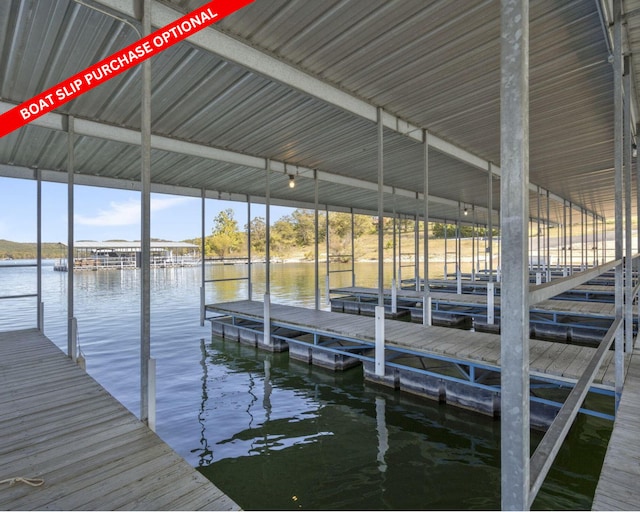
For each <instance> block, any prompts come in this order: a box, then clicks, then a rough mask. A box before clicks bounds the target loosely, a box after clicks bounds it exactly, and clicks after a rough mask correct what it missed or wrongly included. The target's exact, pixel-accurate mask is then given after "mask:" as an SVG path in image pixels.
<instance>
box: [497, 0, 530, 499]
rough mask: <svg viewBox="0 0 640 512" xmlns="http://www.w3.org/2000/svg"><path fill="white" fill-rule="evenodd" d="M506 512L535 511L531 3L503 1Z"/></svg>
mask: <svg viewBox="0 0 640 512" xmlns="http://www.w3.org/2000/svg"><path fill="white" fill-rule="evenodd" d="M501 6H502V13H501V19H502V31H501V46H502V55H501V77H502V78H501V88H500V97H501V109H500V110H501V112H500V134H501V137H500V138H501V147H500V154H501V163H502V180H501V205H500V206H501V208H500V221H501V222H500V227H501V239H502V263H503V264H502V288H501V293H502V303H503V304H505V303H506V304H509V314H508V315H502V317H501V338H500V339H501V364H502V372H501V389H502V392H501V393H502V404H501V438H502V439H501V447H502V449H501V461H502V464H501V473H502V509H503V510H526V509H528V507H529V450H530V443H529V428H530V427H529V279H528V276H529V272H528V265H527V253H528V247H527V246H528V238H529V235H528V215H529V2H528V1H527V0H502V2H501Z"/></svg>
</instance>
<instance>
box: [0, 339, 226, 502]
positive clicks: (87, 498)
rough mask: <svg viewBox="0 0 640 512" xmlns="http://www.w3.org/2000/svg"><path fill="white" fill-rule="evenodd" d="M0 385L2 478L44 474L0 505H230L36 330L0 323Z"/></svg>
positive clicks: (1, 492)
mask: <svg viewBox="0 0 640 512" xmlns="http://www.w3.org/2000/svg"><path fill="white" fill-rule="evenodd" d="M0 389H2V390H3V393H2V395H1V398H0V480H4V479H6V478H14V477H17V476H26V477H33V478H43V479H44V480H45V484H44V485H43V486H41V487H29V486H26V485H24V484H16V485H14V486H8V485H6V484H5V485H0V509H10V510H17V509H19V510H39V509H63V510H74V509H79V508H80V509H88V510H91V509H94V510H114V509H116V508H123V509H127V510H139V509H147V510H161V509H171V508H174V507H173V504H175V505H176V506H178V505H179V508H182V509H188V510H201V509H209V510H223V509H229V510H237V509H238V506H237V505H236V504H235V503H234V502H233V501H232V500H231V499H229V498H228V497H227V496H225V495H224V494H223V493H222V492H221V491H220V490H219V489H217V488H216V487H215V486H214V485H213V484H211V482H209V481H208V480H207V479H206V478H205V477H204V476H203V475H201V474H200V473H199V472H197V471H196V470H195V469H194V468H192V467H191V466H189V464H187V462H186V461H185V460H184V459H182V458H181V457H180V456H179V455H178V454H177V453H175V452H174V451H173V450H172V449H171V448H169V447H168V446H167V445H166V444H165V443H164V442H163V441H162V440H161V439H160V438H159V437H158V436H157V435H156V434H154V433H153V432H152V431H151V430H149V429H148V428H147V427H146V426H145V425H144V424H143V423H141V422H140V421H139V420H138V419H137V418H135V416H133V415H132V414H131V413H130V412H129V411H128V410H127V409H126V408H125V407H124V406H123V405H121V404H120V403H118V402H117V401H116V400H115V399H114V398H113V397H112V396H111V395H109V394H108V393H107V392H106V391H105V390H104V389H103V388H102V387H101V386H100V385H99V384H98V383H97V382H95V380H93V379H92V378H91V377H90V376H89V375H87V374H86V373H85V372H84V371H83V370H81V369H80V368H79V367H78V366H77V365H75V364H74V363H73V362H72V361H70V360H69V359H68V358H67V357H66V356H65V355H64V354H63V353H62V352H61V351H60V350H59V349H58V348H57V347H56V346H55V345H53V343H51V342H50V341H49V340H48V339H47V338H46V337H45V336H43V335H42V334H41V333H39V332H38V331H37V330H34V329H31V330H23V331H11V332H0ZM176 484H179V489H178V488H175V487H172V485H173V486H176Z"/></svg>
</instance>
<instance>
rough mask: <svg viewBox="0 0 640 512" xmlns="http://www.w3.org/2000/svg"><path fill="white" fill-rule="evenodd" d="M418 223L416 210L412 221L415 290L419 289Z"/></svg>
mask: <svg viewBox="0 0 640 512" xmlns="http://www.w3.org/2000/svg"><path fill="white" fill-rule="evenodd" d="M419 229H420V228H419V225H418V213H417V212H416V215H415V220H414V223H413V254H414V257H413V275H414V276H415V280H416V285H415V290H416V291H417V292H419V291H420V231H419Z"/></svg>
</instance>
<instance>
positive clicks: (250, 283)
mask: <svg viewBox="0 0 640 512" xmlns="http://www.w3.org/2000/svg"><path fill="white" fill-rule="evenodd" d="M252 274H253V273H252V263H251V196H249V195H247V298H248V299H249V300H253V280H252V277H253V275H252Z"/></svg>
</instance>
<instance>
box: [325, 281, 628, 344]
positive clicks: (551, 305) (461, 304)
mask: <svg viewBox="0 0 640 512" xmlns="http://www.w3.org/2000/svg"><path fill="white" fill-rule="evenodd" d="M601 288H604V287H600V286H598V287H597V290H598V293H599V294H600V293H605V291H604V290H601ZM576 290H579V289H576ZM588 292H593V293H595V290H594V289H592V288H591V287H588V288H586V289H583V290H582V291H581V292H576V293H581V294H583V295H582V296H583V297H586V296H587V295H586V294H587V293H588ZM330 294H331V310H332V311H336V312H344V313H351V314H360V315H369V316H372V315H373V313H374V309H375V306H376V305H377V300H378V291H377V290H376V289H374V288H366V287H344V288H333V289H331V290H330ZM384 297H385V309H386V313H387V316H389V317H390V316H391V315H392V311H391V310H392V305H391V297H392V295H391V290H390V289H388V288H387V289H385V290H384ZM396 297H397V310H398V312H401V311H404V312H405V313H407V314H410V315H411V320H412V321H414V322H422V300H423V298H424V295H423V292H419V291H415V290H404V289H401V290H397V291H396ZM430 297H431V301H432V311H433V313H432V314H433V323H434V324H435V325H445V326H446V325H451V326H456V325H459V326H460V327H462V328H467V329H468V328H470V327H471V324H472V323H473V325H474V327H475V328H476V330H479V331H480V330H482V331H488V332H496V333H497V332H499V317H500V310H501V307H500V306H501V304H500V297H499V296H498V297H494V311H495V316H496V322H495V325H489V324H487V296H486V291H485V294H483V295H480V294H477V293H462V294H459V293H454V292H450V291H447V292H437V291H432V292H431V293H430ZM634 309H637V306H634ZM530 313H531V316H530V325H531V335H532V336H534V337H536V338H540V339H548V340H551V341H574V342H579V343H585V344H593V345H595V344H597V343H598V341H599V340H601V339H602V337H603V336H604V334H605V333H606V332H607V330H608V328H609V326H610V325H611V323H612V322H613V320H614V318H615V305H614V304H613V303H612V302H600V301H599V300H596V299H594V298H592V299H590V300H586V299H584V298H583V299H581V300H570V299H557V298H554V299H548V300H544V301H541V302H539V303H537V304H535V305H533V306H531V308H530ZM635 318H637V311H636V313H635V314H634V319H635Z"/></svg>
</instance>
